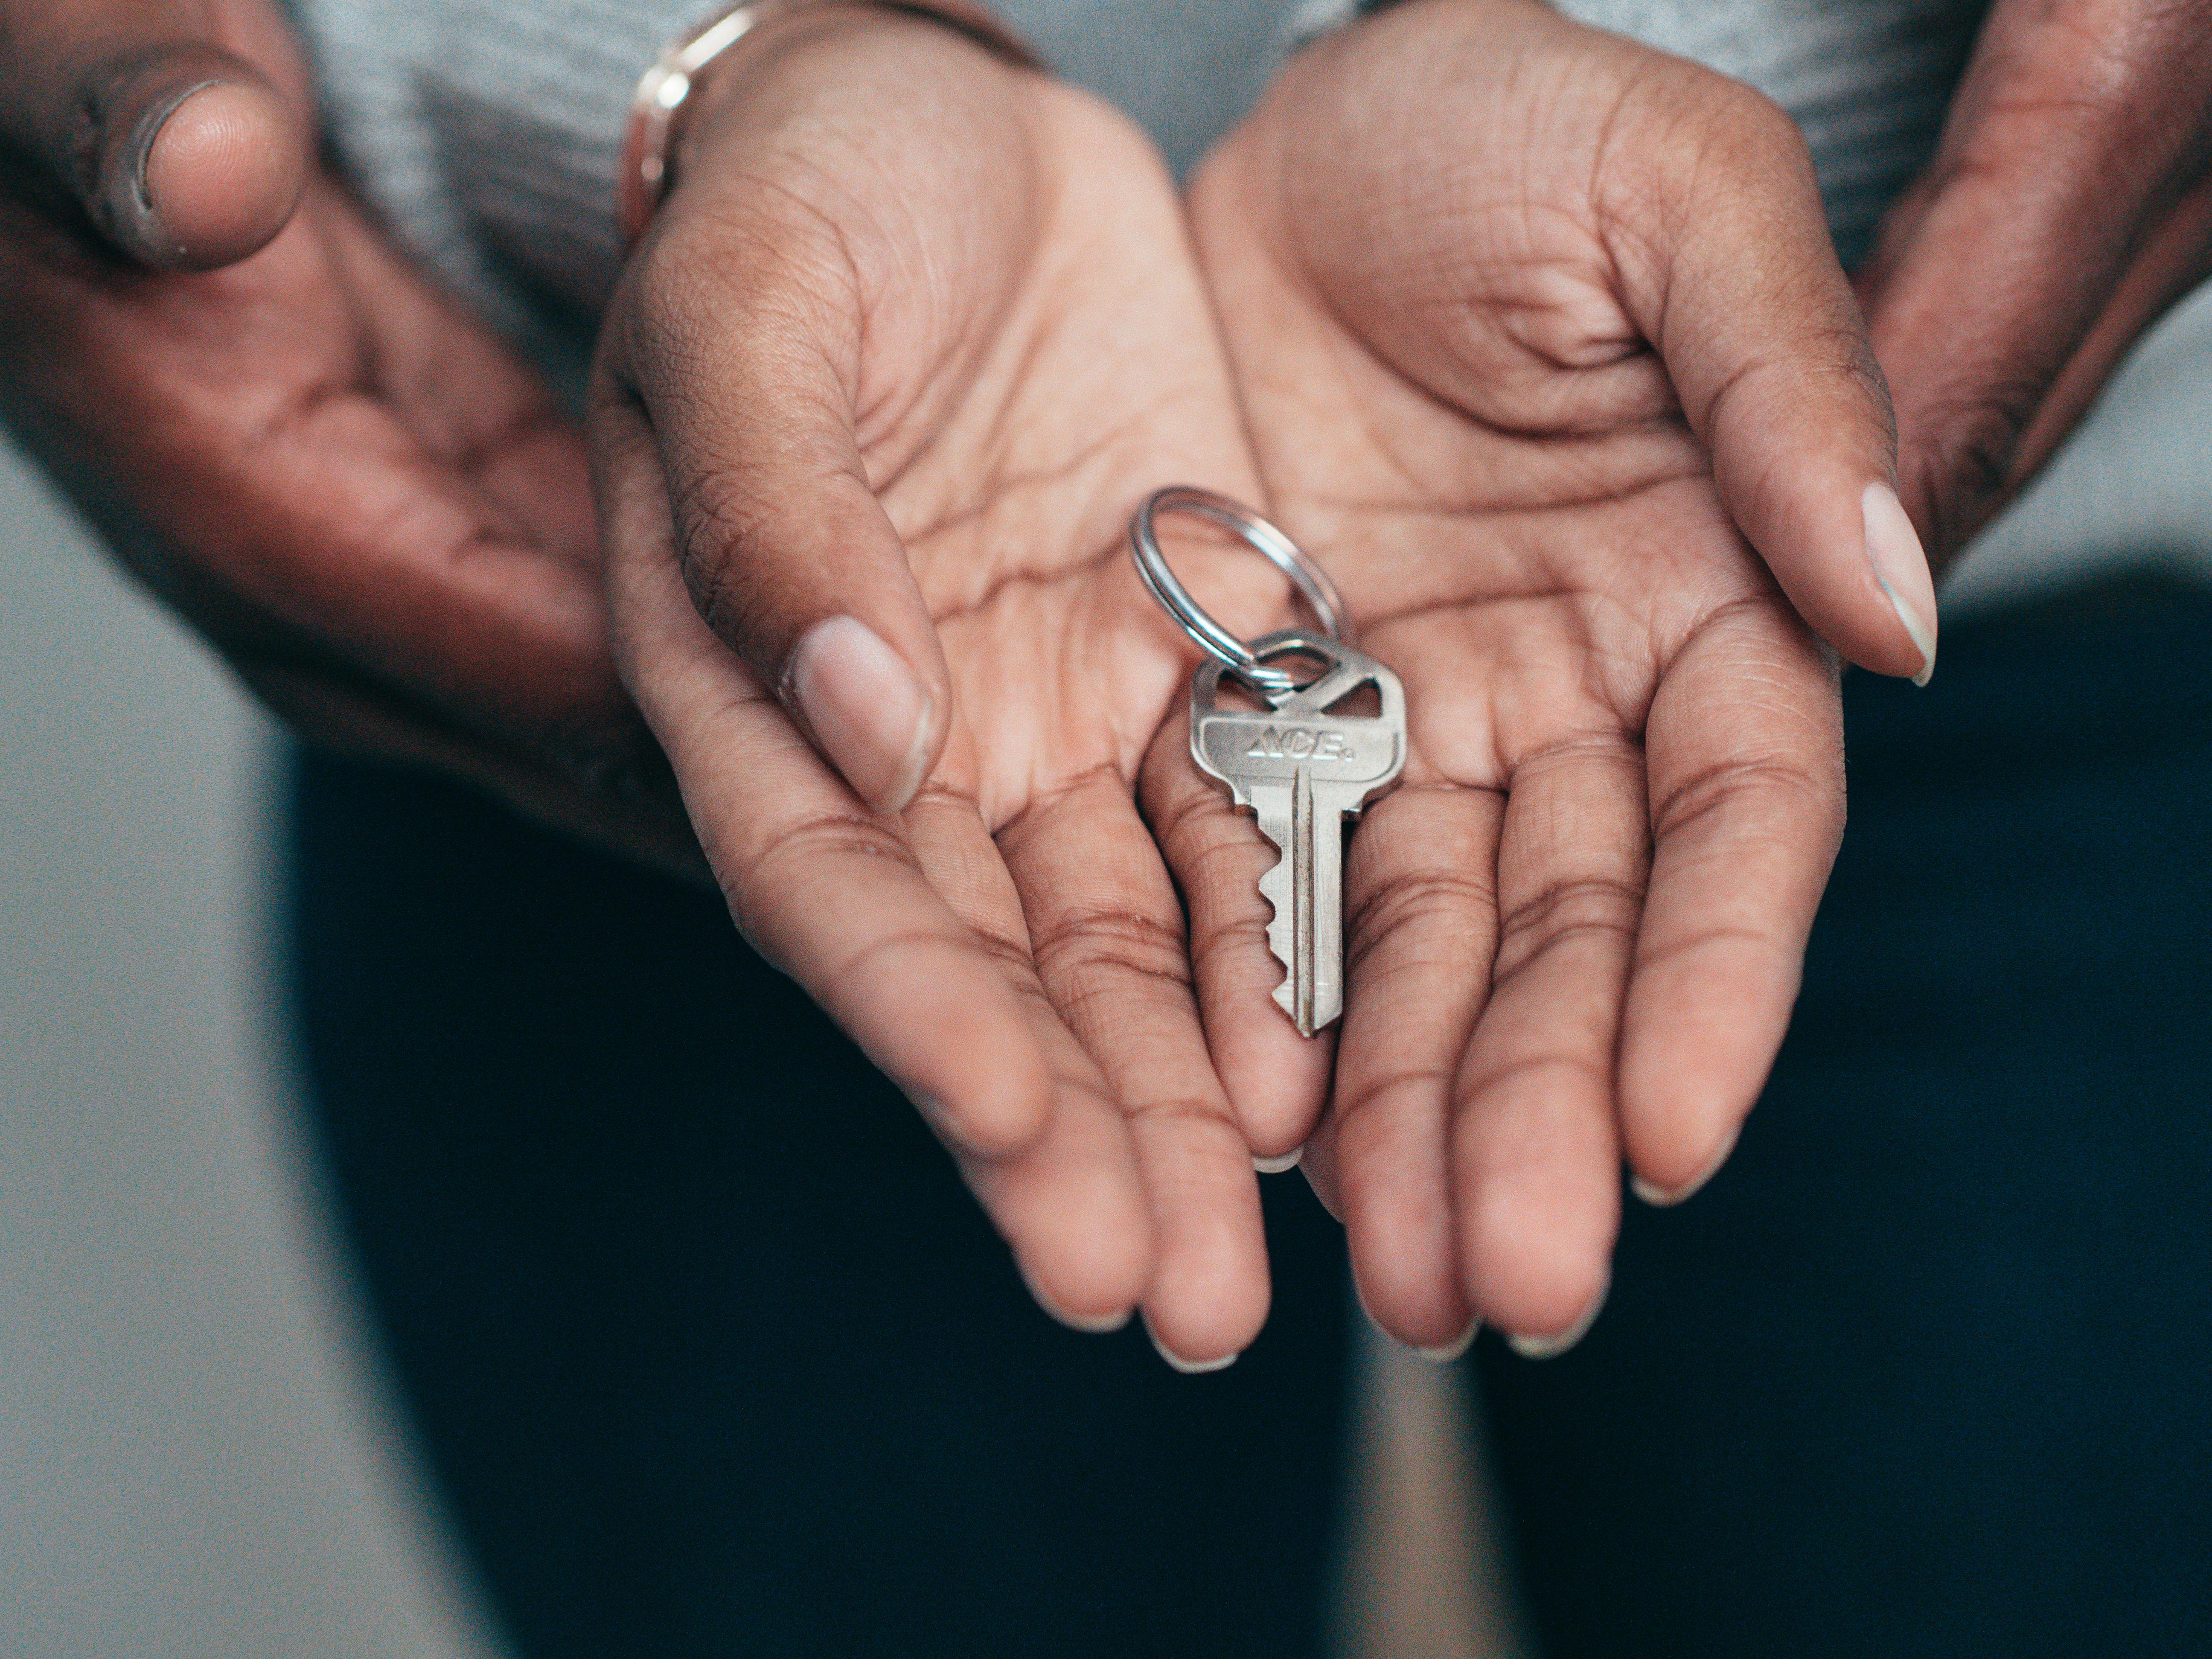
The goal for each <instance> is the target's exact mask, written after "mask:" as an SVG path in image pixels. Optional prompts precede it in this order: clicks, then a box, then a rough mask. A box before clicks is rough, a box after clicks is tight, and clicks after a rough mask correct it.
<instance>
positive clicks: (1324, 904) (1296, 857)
mask: <svg viewBox="0 0 2212 1659" xmlns="http://www.w3.org/2000/svg"><path fill="white" fill-rule="evenodd" d="M1250 793H1252V795H1253V796H1254V797H1255V807H1254V811H1255V817H1257V818H1258V820H1259V824H1260V829H1261V833H1262V834H1263V835H1265V836H1267V839H1268V840H1269V841H1270V842H1273V843H1274V845H1275V848H1276V849H1277V853H1278V857H1277V859H1276V861H1275V866H1274V867H1273V869H1271V870H1269V871H1268V872H1267V874H1266V875H1264V876H1262V877H1261V878H1260V896H1261V897H1262V898H1264V899H1266V900H1267V902H1268V903H1269V904H1271V905H1273V907H1274V912H1275V914H1274V916H1273V920H1271V921H1269V922H1268V923H1267V948H1268V950H1269V951H1271V952H1273V956H1274V958H1275V960H1276V961H1278V962H1279V963H1282V964H1283V982H1282V983H1281V984H1280V985H1279V986H1277V987H1275V1004H1276V1006H1278V1007H1279V1008H1281V1009H1282V1011H1283V1012H1285V1013H1286V1014H1288V1015H1289V1016H1290V1017H1291V1024H1293V1025H1295V1026H1297V1028H1298V1035H1299V1036H1309V1037H1310V1036H1313V1035H1314V1034H1315V1033H1316V1032H1317V1031H1321V1030H1326V1029H1327V1028H1328V1026H1329V1025H1330V1024H1333V1023H1334V1021H1335V1020H1336V1019H1338V1018H1340V1017H1341V1016H1342V1014H1343V1012H1344V972H1343V951H1342V935H1343V926H1344V922H1343V902H1344V870H1343V864H1344V828H1343V823H1344V818H1343V809H1342V807H1341V805H1340V804H1339V802H1338V800H1337V799H1334V792H1331V791H1329V790H1328V789H1325V788H1324V789H1321V790H1316V788H1315V787H1314V780H1313V778H1312V776H1311V775H1310V774H1308V773H1306V772H1304V771H1301V772H1299V773H1297V775H1295V776H1294V777H1293V778H1292V779H1291V782H1290V783H1289V784H1288V785H1287V786H1277V787H1273V788H1255V789H1253V790H1252V791H1251V792H1250Z"/></svg>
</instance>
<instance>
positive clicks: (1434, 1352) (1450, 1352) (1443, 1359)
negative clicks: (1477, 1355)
mask: <svg viewBox="0 0 2212 1659" xmlns="http://www.w3.org/2000/svg"><path fill="white" fill-rule="evenodd" d="M1481 1328H1482V1322H1481V1321H1480V1319H1470V1320H1468V1322H1467V1328H1466V1329H1465V1330H1463V1331H1462V1332H1461V1333H1460V1334H1459V1335H1458V1336H1457V1337H1456V1338H1455V1340H1452V1341H1449V1342H1447V1343H1445V1344H1444V1345H1443V1346H1442V1347H1441V1348H1416V1349H1414V1350H1413V1352H1415V1353H1417V1354H1419V1355H1420V1356H1421V1358H1424V1359H1431V1360H1434V1361H1435V1362H1436V1363H1437V1364H1439V1365H1449V1364H1451V1363H1452V1362H1453V1361H1454V1360H1455V1359H1457V1358H1460V1357H1461V1356H1462V1355H1463V1354H1465V1353H1466V1352H1467V1351H1468V1349H1469V1348H1471V1347H1473V1346H1474V1336H1475V1333H1476V1332H1478V1331H1480V1329H1481Z"/></svg>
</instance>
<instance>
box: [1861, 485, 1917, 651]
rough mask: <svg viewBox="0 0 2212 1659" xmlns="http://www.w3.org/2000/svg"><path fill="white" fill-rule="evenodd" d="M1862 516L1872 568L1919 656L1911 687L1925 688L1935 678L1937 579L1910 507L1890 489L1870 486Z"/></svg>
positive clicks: (1868, 558)
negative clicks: (1915, 527)
mask: <svg viewBox="0 0 2212 1659" xmlns="http://www.w3.org/2000/svg"><path fill="white" fill-rule="evenodd" d="M1859 510H1860V512H1861V513H1862V514H1863V516H1864V518H1865V520H1866V553H1867V562H1868V563H1869V564H1870V565H1872V566H1873V567H1874V579H1875V580H1876V581H1877V582H1879V583H1881V591H1882V592H1884V593H1886V594H1887V595H1888V597H1889V603H1890V605H1891V607H1892V608H1893V610H1895V611H1896V612H1897V619H1898V621H1899V622H1901V623H1904V624H1905V632H1906V633H1907V634H1908V635H1911V638H1912V643H1913V645H1914V647H1916V648H1917V650H1918V651H1919V653H1920V671H1919V672H1918V673H1917V674H1915V675H1914V676H1913V677H1912V683H1913V684H1915V685H1925V684H1928V681H1929V676H1931V675H1932V674H1934V673H1935V671H1936V579H1935V577H1934V576H1932V575H1931V574H1929V569H1928V555H1927V552H1926V550H1924V549H1923V548H1922V547H1921V545H1920V535H1919V532H1917V531H1916V530H1914V529H1913V527H1912V520H1911V519H1909V518H1907V517H1906V516H1905V504H1904V503H1903V502H1901V501H1899V500H1898V499H1897V492H1896V491H1895V490H1894V489H1891V488H1890V487H1889V486H1888V485H1887V484H1886V483H1870V484H1869V485H1868V486H1867V487H1866V489H1865V490H1864V491H1863V493H1862V494H1861V495H1860V496H1859Z"/></svg>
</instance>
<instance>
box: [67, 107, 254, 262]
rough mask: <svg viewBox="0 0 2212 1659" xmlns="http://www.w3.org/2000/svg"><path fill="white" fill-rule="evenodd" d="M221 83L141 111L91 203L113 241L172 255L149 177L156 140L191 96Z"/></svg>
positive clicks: (159, 253)
mask: <svg viewBox="0 0 2212 1659" xmlns="http://www.w3.org/2000/svg"><path fill="white" fill-rule="evenodd" d="M219 84H221V83H220V82H216V81H213V80H208V81H196V82H192V83H191V84H190V85H188V86H185V87H181V88H179V89H178V90H177V91H176V92H175V93H174V94H172V95H171V96H169V97H167V98H164V99H162V100H160V101H159V102H158V103H155V104H152V105H149V106H148V107H147V108H146V109H145V110H143V112H141V113H140V114H139V117H138V121H137V125H136V126H134V127H133V128H132V129H131V136H130V137H129V138H128V139H126V140H125V147H124V150H123V153H122V155H120V156H118V158H117V159H116V161H115V163H114V165H112V167H109V168H108V169H107V174H106V178H104V179H100V181H99V190H98V194H97V195H96V196H95V197H94V198H93V199H92V200H91V201H90V202H89V203H88V206H89V207H90V208H91V210H92V216H93V218H94V221H95V222H97V223H98V224H99V226H100V229H101V231H103V232H104V233H105V234H106V235H107V237H108V238H109V239H110V240H112V241H115V242H117V243H119V244H121V245H122V246H125V247H126V248H133V247H135V248H143V249H144V250H145V251H146V252H149V253H150V254H156V255H167V253H169V252H171V250H170V248H169V246H168V240H169V234H168V232H167V229H166V228H164V227H163V225H162V223H161V215H160V214H159V213H158V212H156V211H155V207H154V194H153V191H152V189H151V187H150V186H149V185H148V183H147V179H146V164H147V162H148V161H149V159H150V158H151V157H152V155H153V154H154V141H155V139H157V138H159V137H161V129H162V128H163V127H166V126H167V125H169V118H170V117H172V116H173V115H174V114H175V113H176V112H178V111H179V110H180V109H182V108H183V107H184V106H185V102H186V100H189V99H191V98H194V97H196V96H197V95H198V94H201V93H203V92H205V91H206V90H207V89H208V88H210V87H212V86H216V85H219Z"/></svg>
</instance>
